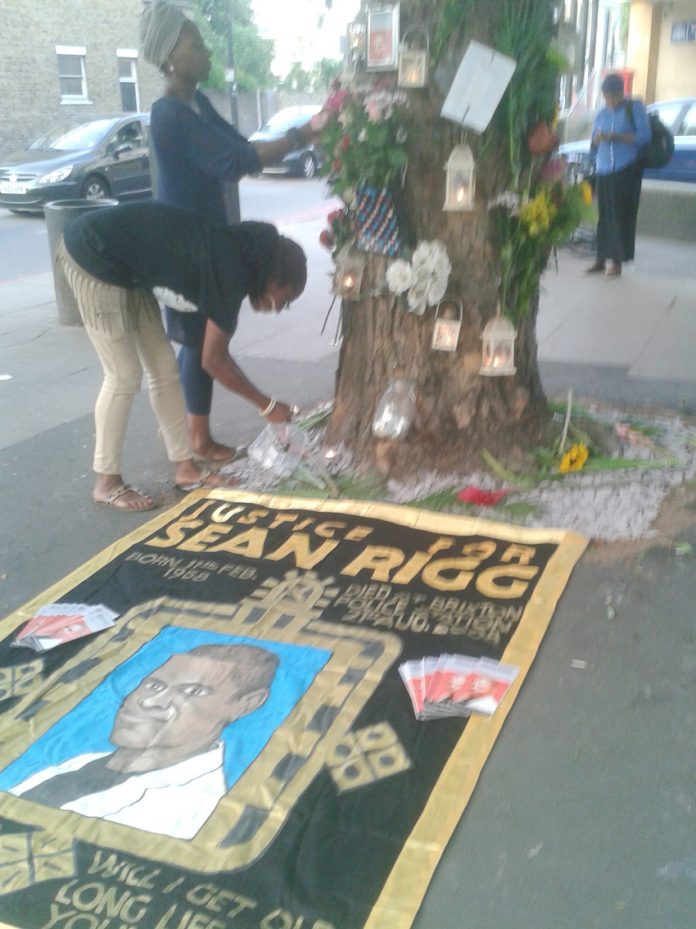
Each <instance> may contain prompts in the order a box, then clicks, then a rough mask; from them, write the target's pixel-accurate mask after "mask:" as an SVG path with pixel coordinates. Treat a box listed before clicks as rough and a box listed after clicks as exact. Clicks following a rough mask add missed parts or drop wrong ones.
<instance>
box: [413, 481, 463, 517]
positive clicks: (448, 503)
mask: <svg viewBox="0 0 696 929" xmlns="http://www.w3.org/2000/svg"><path fill="white" fill-rule="evenodd" d="M405 506H417V507H420V508H421V509H424V510H437V511H438V512H440V511H442V510H449V509H457V508H459V507H460V506H461V504H460V502H459V500H458V499H457V488H456V487H448V488H447V489H445V490H438V491H435V493H432V494H428V495H427V496H425V497H418V498H416V499H415V500H409V501H408V502H407V503H406V504H405Z"/></svg>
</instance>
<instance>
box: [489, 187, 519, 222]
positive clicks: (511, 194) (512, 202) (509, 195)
mask: <svg viewBox="0 0 696 929" xmlns="http://www.w3.org/2000/svg"><path fill="white" fill-rule="evenodd" d="M497 207H502V208H503V209H504V210H508V212H509V213H511V214H512V215H513V216H517V214H518V212H519V209H520V195H519V194H516V193H515V191H514V190H504V191H503V193H502V194H498V196H497V197H494V198H493V199H492V200H489V201H488V209H489V210H495V209H496V208H497Z"/></svg>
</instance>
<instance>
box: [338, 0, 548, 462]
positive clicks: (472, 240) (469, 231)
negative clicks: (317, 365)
mask: <svg viewBox="0 0 696 929" xmlns="http://www.w3.org/2000/svg"><path fill="white" fill-rule="evenodd" d="M462 2H464V0H462ZM503 2H511V0H486V2H478V3H470V5H471V8H472V10H471V15H470V18H469V20H468V21H467V23H466V25H465V30H464V32H463V33H462V36H461V37H460V40H459V41H458V40H457V38H456V37H453V41H452V42H451V43H450V47H451V55H450V57H451V62H450V65H449V69H448V68H447V67H445V69H444V75H443V68H442V67H440V68H439V69H438V71H436V77H437V75H438V73H439V74H440V78H439V82H440V84H442V85H443V86H444V90H441V89H440V87H438V84H437V83H436V81H431V82H430V84H429V86H428V87H427V88H423V89H422V90H415V91H409V107H408V112H409V114H410V115H409V120H410V124H411V125H410V132H409V142H408V146H409V164H408V170H407V172H406V180H405V185H404V187H403V190H402V191H401V192H400V199H399V214H400V221H401V226H402V231H403V232H404V235H405V238H406V240H407V241H408V242H409V244H410V245H411V247H415V245H416V243H417V242H418V241H421V240H433V239H439V240H440V241H441V242H443V243H444V244H445V246H446V248H447V252H448V255H449V258H450V261H451V263H452V273H451V276H450V280H449V285H448V292H449V293H453V294H456V295H457V296H459V297H460V298H461V300H462V302H463V306H464V315H463V322H462V328H461V332H460V336H459V344H458V347H457V349H456V351H454V352H445V351H434V350H433V349H432V348H431V340H432V334H433V327H434V322H435V309H434V308H429V309H428V310H426V313H425V315H423V316H416V315H414V314H413V313H409V312H408V311H407V309H406V305H405V302H404V301H402V300H401V299H400V298H397V297H394V296H393V295H389V294H388V293H386V290H387V288H386V286H385V283H384V274H385V271H386V267H387V265H388V264H389V262H390V261H391V260H392V259H389V258H385V257H382V256H378V255H368V256H367V267H366V271H365V275H364V278H363V285H362V289H361V290H362V293H363V294H367V296H364V297H362V298H361V299H360V300H357V301H348V300H344V301H343V311H342V312H343V319H342V333H343V341H342V345H341V351H340V358H339V366H338V372H337V377H336V396H335V406H334V411H333V415H332V418H331V421H330V424H329V429H328V441H329V442H330V443H331V444H339V443H344V444H345V445H346V446H347V447H349V448H350V449H351V451H352V453H353V459H354V461H355V462H356V464H357V465H358V466H363V467H367V468H377V469H378V470H379V471H380V472H381V473H383V474H389V475H392V476H399V477H404V476H407V475H413V474H415V473H417V472H419V471H423V470H424V469H428V470H440V471H443V472H446V471H448V470H451V469H461V468H462V467H465V466H472V465H477V466H480V464H481V459H480V451H481V449H482V448H486V449H488V450H489V451H490V452H492V453H493V454H495V455H497V456H500V457H502V458H503V459H506V458H509V457H510V453H511V452H514V451H515V450H516V449H522V448H526V447H527V448H528V447H530V446H531V445H533V444H535V443H537V442H538V441H539V438H540V436H541V434H542V431H543V427H544V424H545V422H546V419H547V407H546V402H545V397H544V393H543V389H542V386H541V380H540V376H539V371H538V366H537V345H536V336H535V323H536V314H537V308H538V294H537V295H536V296H535V298H534V300H533V301H532V305H531V306H530V308H529V312H528V314H527V316H526V317H525V318H524V320H523V321H522V322H521V324H520V325H519V327H518V335H517V340H516V343H515V362H516V366H517V373H516V374H515V375H514V376H510V377H482V376H481V375H480V374H479V368H480V365H481V333H482V331H483V328H484V326H485V324H486V322H487V321H488V320H489V319H490V318H491V317H492V316H493V315H494V314H495V312H496V309H497V306H498V291H497V286H498V278H499V276H500V270H499V267H500V266H499V260H498V256H497V254H496V253H495V250H494V248H493V247H492V245H491V243H490V239H489V216H488V210H487V203H488V200H489V198H490V197H492V196H494V195H495V194H497V193H500V192H501V191H502V190H504V189H505V185H506V184H507V183H509V180H510V169H509V160H508V159H507V158H506V157H505V154H506V152H507V150H508V145H509V141H508V139H507V138H506V136H505V133H504V129H503V128H501V127H499V128H496V127H495V126H492V128H491V129H490V130H489V131H488V132H487V133H486V135H485V136H484V137H479V136H477V135H476V134H475V133H473V132H470V131H469V132H467V131H465V130H464V129H463V128H462V127H459V126H457V125H455V124H454V123H451V122H449V121H446V120H444V119H442V118H441V117H440V115H439V113H440V109H441V107H442V103H443V100H444V96H445V94H446V91H447V89H448V86H449V83H451V78H452V77H453V73H454V70H456V66H457V65H458V63H459V61H460V60H461V56H462V54H463V51H464V49H465V48H466V45H467V43H468V39H469V38H476V39H478V40H479V41H482V42H484V43H487V44H490V45H495V42H494V41H493V40H492V35H493V34H494V33H495V28H496V13H499V11H500V8H501V6H502V4H503ZM515 2H517V0H515ZM444 5H445V4H444V0H427V2H425V0H401V15H402V25H401V33H402V35H403V33H404V31H405V30H406V29H407V28H408V26H409V25H410V24H417V23H424V24H426V25H427V26H428V28H429V32H430V35H431V37H432V36H433V35H434V33H435V30H436V26H437V22H438V21H439V17H440V15H441V14H442V10H443V7H444ZM368 77H370V78H371V77H372V75H368ZM393 83H394V84H395V83H396V81H395V78H393ZM462 140H463V141H465V143H466V144H468V145H470V146H471V148H472V149H473V151H474V154H475V157H476V165H477V181H476V203H475V208H474V210H473V211H470V212H444V211H443V205H444V200H445V170H444V167H445V164H446V162H447V159H448V157H449V154H450V152H451V151H452V148H453V147H454V146H455V145H457V144H459V143H460V142H462ZM373 294H377V295H376V296H373ZM397 376H401V377H406V378H410V379H412V380H413V381H414V382H415V395H416V408H417V414H416V418H415V421H414V424H413V426H412V428H411V430H410V432H409V434H408V436H407V437H406V438H405V439H403V440H400V441H385V440H379V439H376V438H374V437H373V435H372V433H371V424H372V417H373V414H374V411H375V408H376V406H377V403H378V402H379V399H380V397H381V395H382V393H383V392H384V390H385V389H386V387H387V386H388V384H389V381H390V380H391V379H392V378H394V377H397Z"/></svg>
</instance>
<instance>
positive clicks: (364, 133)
mask: <svg viewBox="0 0 696 929" xmlns="http://www.w3.org/2000/svg"><path fill="white" fill-rule="evenodd" d="M366 140H367V129H361V130H360V132H359V133H358V142H365V141H366Z"/></svg>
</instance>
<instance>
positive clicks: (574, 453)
mask: <svg viewBox="0 0 696 929" xmlns="http://www.w3.org/2000/svg"><path fill="white" fill-rule="evenodd" d="M589 454H590V453H589V451H588V449H587V446H586V445H583V443H582V442H578V444H577V445H571V447H570V448H569V449H568V451H567V452H566V453H565V455H564V456H563V457H562V458H561V463H560V465H559V466H558V470H559V472H560V473H561V474H567V473H568V472H569V471H581V470H582V468H583V466H584V464H585V462H586V461H587V457H588V455H589Z"/></svg>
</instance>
